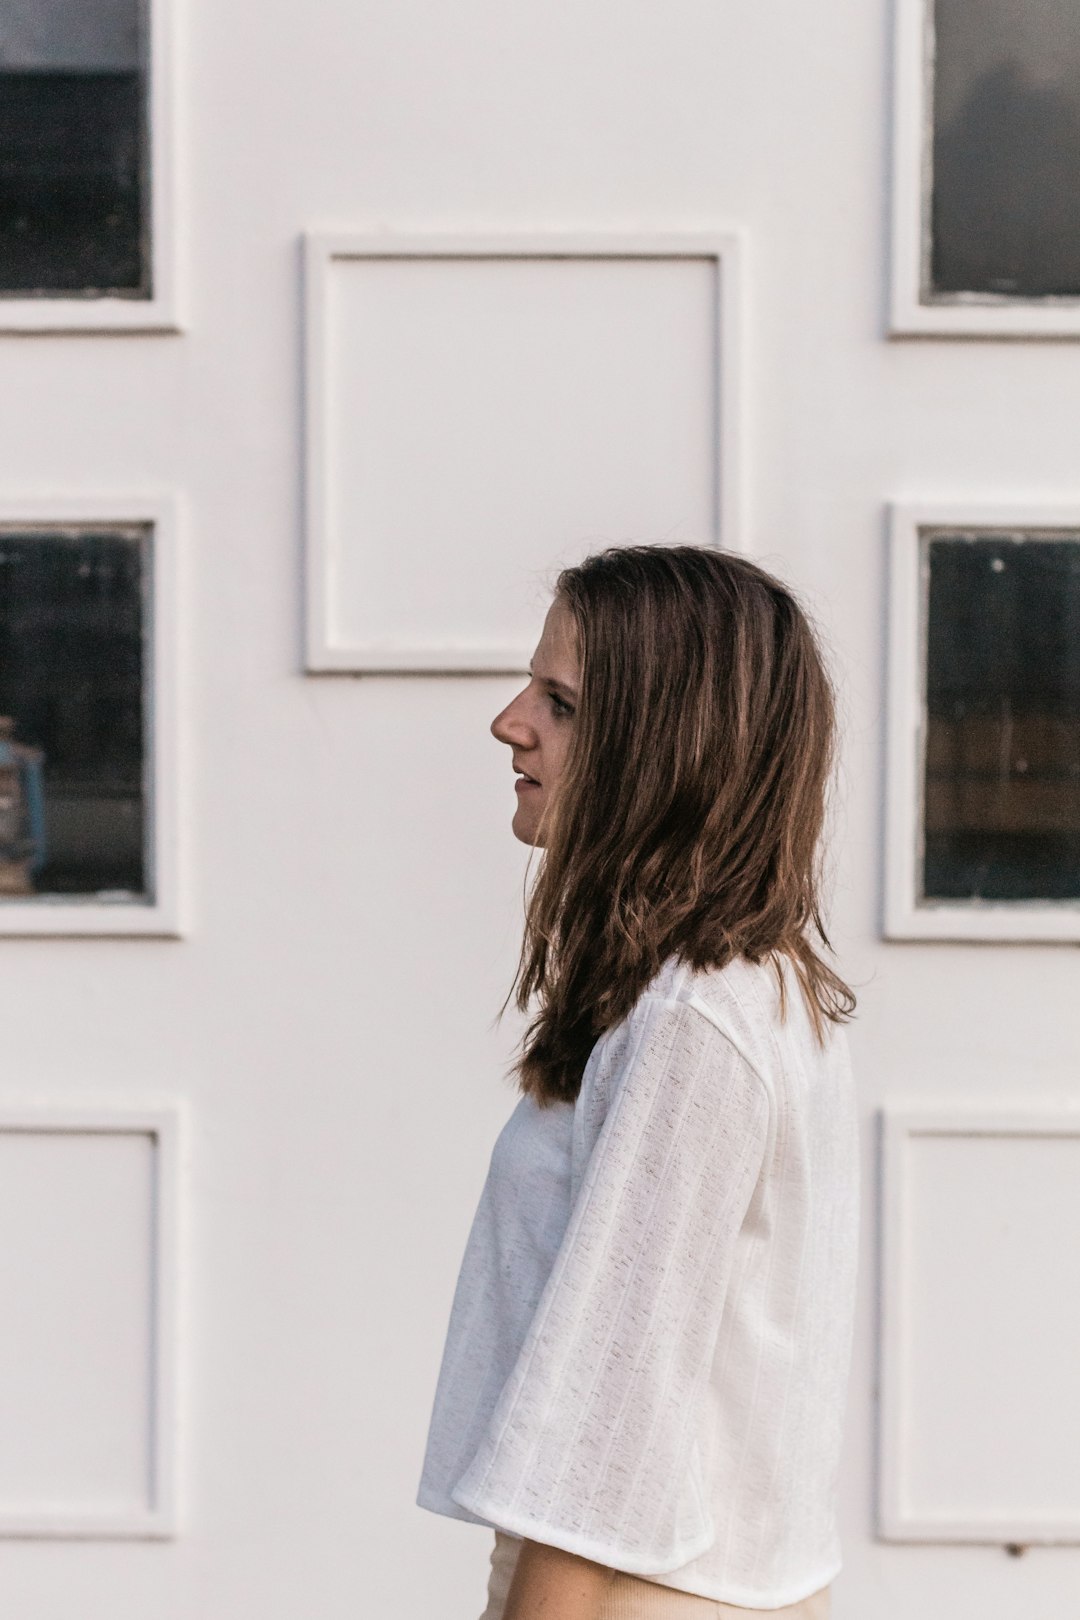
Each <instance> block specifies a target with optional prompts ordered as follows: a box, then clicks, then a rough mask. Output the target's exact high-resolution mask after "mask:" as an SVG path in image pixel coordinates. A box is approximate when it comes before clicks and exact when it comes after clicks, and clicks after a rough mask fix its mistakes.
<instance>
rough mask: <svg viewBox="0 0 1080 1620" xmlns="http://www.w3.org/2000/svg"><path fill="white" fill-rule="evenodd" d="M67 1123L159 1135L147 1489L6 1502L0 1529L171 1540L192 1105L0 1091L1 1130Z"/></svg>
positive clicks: (0, 1532) (24, 1534)
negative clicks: (59, 1503)
mask: <svg viewBox="0 0 1080 1620" xmlns="http://www.w3.org/2000/svg"><path fill="white" fill-rule="evenodd" d="M12 1131H27V1132H35V1133H37V1132H48V1131H63V1132H65V1133H73V1132H74V1133H78V1134H81V1135H118V1134H131V1135H145V1136H149V1137H151V1138H152V1139H153V1144H154V1181H153V1192H152V1197H151V1203H152V1208H151V1210H150V1211H149V1212H148V1214H149V1218H150V1219H151V1220H152V1221H153V1232H154V1248H153V1286H154V1293H153V1304H152V1309H153V1323H152V1330H151V1331H152V1342H153V1346H154V1365H153V1373H152V1379H151V1389H150V1402H151V1411H150V1413H149V1421H148V1435H149V1443H150V1456H149V1458H148V1474H147V1477H148V1482H149V1493H148V1501H147V1505H146V1507H145V1508H144V1509H142V1510H141V1511H140V1510H139V1509H137V1508H136V1509H131V1510H128V1511H124V1510H123V1509H118V1508H113V1509H102V1508H99V1507H95V1506H92V1505H88V1506H86V1507H80V1506H78V1505H75V1504H71V1505H68V1506H65V1507H57V1508H53V1509H42V1508H33V1507H26V1508H21V1507H20V1506H19V1505H18V1503H12V1502H10V1501H8V1502H5V1503H4V1504H2V1505H0V1538H7V1539H27V1538H36V1539H50V1540H60V1539H66V1538H69V1537H77V1538H79V1539H82V1540H85V1539H101V1540H114V1539H125V1540H127V1539H142V1540H167V1539H171V1538H173V1537H175V1536H176V1535H177V1534H178V1532H179V1528H180V1525H179V1516H180V1514H179V1490H178V1472H179V1447H178V1438H179V1404H180V1395H179V1350H180V1328H181V1318H182V1308H183V1300H182V1273H181V1251H182V1244H183V1239H184V1231H183V1222H184V1208H183V1192H182V1189H181V1181H182V1178H183V1174H184V1160H185V1158H186V1153H187V1134H188V1125H187V1118H186V1104H185V1103H184V1102H182V1101H179V1100H177V1099H171V1098H170V1099H167V1100H162V1101H160V1102H158V1101H149V1102H143V1103H132V1102H131V1101H130V1100H126V1099H118V1100H116V1101H115V1102H110V1101H108V1100H104V1099H103V1100H100V1101H90V1102H87V1101H84V1100H78V1101H72V1102H71V1103H64V1102H51V1103H50V1102H42V1101H40V1100H34V1101H30V1102H23V1101H20V1100H18V1099H12V1100H9V1099H7V1098H3V1097H0V1132H12Z"/></svg>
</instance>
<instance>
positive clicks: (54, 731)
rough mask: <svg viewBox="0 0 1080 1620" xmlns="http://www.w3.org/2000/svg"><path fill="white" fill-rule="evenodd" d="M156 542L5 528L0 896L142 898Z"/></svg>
mask: <svg viewBox="0 0 1080 1620" xmlns="http://www.w3.org/2000/svg"><path fill="white" fill-rule="evenodd" d="M148 546H149V533H148V531H147V530H145V529H143V528H142V527H137V528H133V529H130V530H129V529H91V528H88V529H84V530H81V531H79V532H72V531H63V530H50V531H37V532H31V531H26V530H20V531H19V532H15V531H14V530H4V531H0V894H2V895H3V896H4V897H5V898H6V899H8V900H10V899H12V898H19V897H24V898H25V896H27V895H33V894H36V895H56V896H69V897H76V896H79V895H90V896H92V895H99V894H101V893H102V892H103V891H109V892H110V893H111V894H112V896H113V897H116V898H118V897H119V896H118V895H117V891H121V892H122V893H123V894H124V895H125V896H126V897H128V898H130V899H132V900H138V901H145V900H147V899H149V898H150V896H149V895H148V893H147V878H148V874H147V870H146V862H145V858H144V853H143V851H144V845H145V820H146V800H145V793H144V768H143V766H144V753H145V745H144V723H143V686H144V680H145V677H146V673H147V664H146V655H145V650H144V644H145V638H146V630H147V623H146V612H145V608H144V602H145V600H146V582H147V557H148Z"/></svg>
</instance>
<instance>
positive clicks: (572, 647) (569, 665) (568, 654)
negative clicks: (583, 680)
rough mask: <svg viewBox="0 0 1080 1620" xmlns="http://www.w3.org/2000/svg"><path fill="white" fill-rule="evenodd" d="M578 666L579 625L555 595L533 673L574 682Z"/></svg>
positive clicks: (535, 657) (538, 646)
mask: <svg viewBox="0 0 1080 1620" xmlns="http://www.w3.org/2000/svg"><path fill="white" fill-rule="evenodd" d="M578 669H579V663H578V646H577V626H576V625H575V623H574V618H573V615H572V613H571V612H570V610H569V608H568V607H567V606H566V604H565V603H564V602H562V601H560V599H559V598H558V597H556V598H555V600H554V601H553V602H552V604H551V606H550V607H549V608H548V611H547V618H546V619H545V620H544V628H543V630H542V632H541V635H540V640H539V641H538V642H537V644H536V652H535V653H534V654H533V674H534V675H542V676H547V677H550V678H551V679H553V680H561V681H566V682H569V683H574V682H576V680H577V678H578Z"/></svg>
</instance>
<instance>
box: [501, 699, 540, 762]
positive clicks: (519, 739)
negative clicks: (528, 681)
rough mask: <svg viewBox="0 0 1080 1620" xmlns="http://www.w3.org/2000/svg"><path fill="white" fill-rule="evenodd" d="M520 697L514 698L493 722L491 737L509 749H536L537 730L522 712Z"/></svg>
mask: <svg viewBox="0 0 1080 1620" xmlns="http://www.w3.org/2000/svg"><path fill="white" fill-rule="evenodd" d="M520 697H521V694H520V693H519V695H518V697H516V698H514V700H513V702H512V703H508V704H507V705H506V708H505V709H502V710H500V712H499V713H498V714H497V715H496V716H495V718H494V720H493V721H492V722H491V728H490V729H491V735H492V736H493V737H494V738H495V739H496V741H498V742H501V743H506V745H507V747H509V748H535V747H536V744H537V740H538V739H537V736H536V730H535V728H534V727H533V726H531V725H530V724H529V722H528V720H527V719H526V718H525V716H524V715H523V713H522V712H521V707H520Z"/></svg>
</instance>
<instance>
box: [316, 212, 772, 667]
mask: <svg viewBox="0 0 1080 1620" xmlns="http://www.w3.org/2000/svg"><path fill="white" fill-rule="evenodd" d="M743 256H744V247H743V241H742V236H741V234H740V233H739V232H737V231H735V230H731V229H725V230H722V231H710V232H703V233H700V234H698V233H694V232H682V233H677V234H665V233H657V234H648V235H622V234H611V235H581V234H577V233H571V232H562V231H545V232H529V233H521V234H514V235H486V234H482V233H476V234H472V233H470V234H466V235H430V236H429V235H422V234H416V233H407V234H381V235H365V234H358V233H340V232H338V233H322V232H310V233H308V234H307V235H306V236H305V238H304V309H305V322H304V325H305V344H304V371H305V380H304V384H305V385H304V392H305V422H304V470H305V478H304V483H305V495H304V507H305V548H304V555H305V628H306V637H305V668H306V669H307V670H309V671H311V672H313V673H325V672H334V671H337V672H346V673H353V674H357V673H367V674H376V673H380V674H381V673H397V674H522V673H524V672H526V671H527V669H528V665H529V656H530V654H529V650H528V649H526V648H524V647H509V646H493V645H489V644H476V643H474V644H465V645H463V644H461V643H457V642H455V643H450V642H440V643H438V644H432V645H423V646H419V645H414V644H403V643H401V642H391V643H387V644H380V645H378V646H376V645H372V644H357V645H351V646H350V645H342V644H341V643H340V642H336V641H334V640H333V639H332V638H331V625H332V623H333V614H332V596H333V572H334V558H333V554H332V546H331V544H330V541H329V538H328V535H327V532H326V530H327V516H326V513H327V500H326V493H327V481H328V477H329V469H328V467H327V453H326V426H327V402H326V389H327V380H328V378H327V337H328V334H327V330H326V287H327V282H328V279H329V277H330V275H331V273H332V270H333V266H334V264H335V262H338V261H341V260H349V259H379V258H389V259H399V258H421V259H464V258H486V259H492V258H499V259H511V258H528V259H532V258H542V259H577V258H581V259H598V258H612V259H635V258H636V259H711V260H713V261H714V262H715V268H716V289H717V306H716V343H717V348H716V355H715V378H716V382H715V388H716V395H715V398H716V410H717V421H718V442H717V444H716V449H715V454H716V460H715V463H714V469H715V470H714V486H713V488H714V495H713V504H714V511H713V526H714V533H713V535H712V536H711V538H712V540H713V542H714V543H715V544H717V545H722V546H724V547H725V548H726V549H727V550H739V549H741V519H742V513H741V501H742V477H741V468H740V464H739V422H740V416H739V397H740V388H741V365H740V339H741V330H740V319H739V311H740V301H741V286H740V278H741V271H742V260H743Z"/></svg>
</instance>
